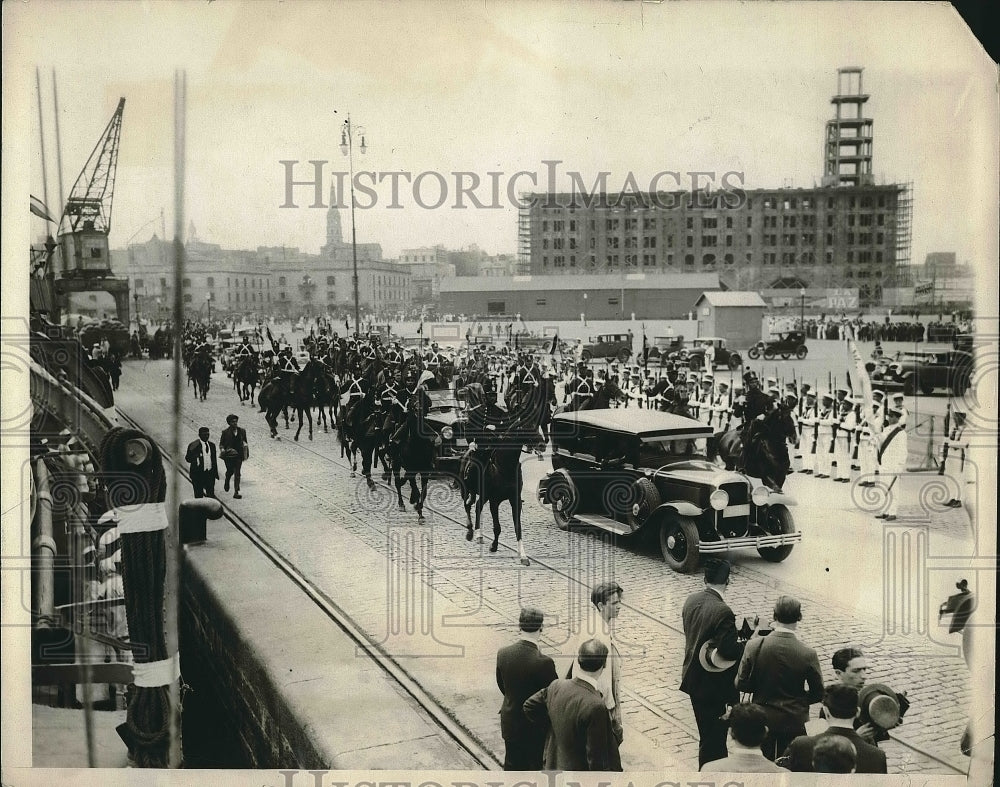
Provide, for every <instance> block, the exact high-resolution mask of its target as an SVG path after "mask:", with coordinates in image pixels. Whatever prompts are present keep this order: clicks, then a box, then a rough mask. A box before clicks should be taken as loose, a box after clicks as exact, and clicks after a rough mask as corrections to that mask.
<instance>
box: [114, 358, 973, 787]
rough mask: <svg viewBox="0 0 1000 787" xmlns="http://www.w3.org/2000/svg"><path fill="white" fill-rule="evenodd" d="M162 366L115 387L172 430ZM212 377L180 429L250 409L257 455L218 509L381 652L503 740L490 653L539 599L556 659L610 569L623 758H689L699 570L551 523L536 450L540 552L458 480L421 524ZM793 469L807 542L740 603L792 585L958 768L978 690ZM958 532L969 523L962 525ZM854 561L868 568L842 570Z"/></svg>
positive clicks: (808, 630)
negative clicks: (692, 598)
mask: <svg viewBox="0 0 1000 787" xmlns="http://www.w3.org/2000/svg"><path fill="white" fill-rule="evenodd" d="M168 372H169V366H168V365H167V364H165V363H158V364H149V363H130V364H127V365H126V370H125V375H124V376H123V380H122V385H123V388H122V390H121V391H119V395H118V400H119V404H120V406H121V407H122V409H123V410H124V411H125V412H127V413H129V414H130V415H132V416H133V417H135V418H136V419H137V420H138V421H139V422H140V423H141V424H143V426H144V427H145V428H146V429H148V430H150V432H151V433H152V434H153V435H154V436H155V437H157V439H159V440H161V441H163V440H164V438H165V437H166V435H167V429H168V428H169V426H170V418H171V416H170V414H169V406H168V405H169V398H168V390H169V386H167V385H165V384H164V383H165V382H166V381H167V378H166V376H165V375H166V374H167V373H168ZM214 382H215V383H216V385H215V386H214V387H213V391H212V393H211V394H210V395H209V400H208V401H207V402H205V403H201V402H195V401H193V399H191V398H190V397H189V396H186V398H185V400H184V407H185V413H184V414H183V416H182V437H183V440H184V441H186V440H188V439H190V438H189V437H188V435H189V434H190V435H193V434H194V433H195V430H196V428H197V426H199V425H201V424H202V423H207V424H208V425H210V426H211V427H212V428H213V433H215V434H217V431H218V430H220V429H221V428H222V427H223V426H224V423H225V415H226V414H227V413H228V412H230V411H233V412H238V413H240V414H241V415H242V418H241V425H242V426H244V427H245V428H246V429H247V431H248V434H249V440H250V444H251V457H252V458H251V461H250V462H248V463H247V465H245V468H244V470H245V472H244V485H243V486H244V489H243V492H244V496H245V499H244V500H242V501H232V500H230V499H227V496H226V495H224V494H222V493H221V489H220V495H221V496H222V497H223V500H224V502H225V503H226V504H227V505H229V506H231V507H232V508H233V509H234V510H235V511H236V512H237V513H239V514H241V515H243V516H245V517H247V519H248V520H249V521H251V522H252V523H253V524H254V526H255V527H256V528H257V529H258V530H259V531H260V532H261V534H262V535H263V536H264V537H265V538H267V539H268V540H269V541H270V542H271V544H272V545H273V546H275V547H276V548H278V549H279V550H280V551H281V552H282V553H283V554H285V555H286V556H287V557H288V558H289V559H290V560H291V561H292V562H293V563H294V564H295V565H296V566H297V567H298V568H299V569H300V570H301V571H302V572H303V573H304V574H305V575H306V576H307V577H308V578H309V579H310V581H312V582H313V583H315V584H316V585H317V586H318V587H320V588H322V589H323V590H324V592H326V593H327V594H328V595H329V596H330V597H331V598H333V599H334V600H335V601H336V602H337V603H338V604H339V605H341V606H342V607H343V608H344V609H345V610H346V611H348V612H349V613H350V614H351V615H352V617H353V618H354V619H355V620H357V621H358V622H359V624H360V625H362V626H363V627H364V628H365V629H366V630H367V631H368V632H369V634H370V635H371V636H372V637H373V638H375V639H377V640H378V641H381V642H383V646H384V647H385V648H386V649H387V650H389V651H390V652H393V653H400V654H403V653H407V654H409V656H410V657H411V658H409V659H407V660H406V666H407V668H408V669H409V670H410V671H411V674H413V675H414V677H416V678H417V679H418V680H419V681H420V682H421V683H422V684H423V685H424V686H425V687H426V688H427V689H428V690H429V691H431V693H432V694H434V695H435V696H437V697H438V698H439V700H440V701H441V702H442V703H443V704H445V705H446V707H449V708H450V709H451V710H452V712H453V713H454V714H455V716H456V718H458V719H459V720H460V721H461V722H462V723H463V724H464V725H465V726H466V727H467V728H469V729H470V730H472V731H473V732H475V733H476V734H477V735H478V736H479V737H480V739H481V740H483V741H484V743H487V744H488V745H490V746H491V747H493V748H494V751H498V752H499V751H501V749H502V744H501V743H500V741H499V725H498V721H497V718H496V711H497V708H498V707H499V693H498V691H497V690H496V688H495V685H494V681H493V657H494V654H495V651H496V649H497V648H498V647H499V646H500V645H502V644H505V643H506V642H509V641H510V640H511V639H512V638H513V637H514V636H515V631H516V623H515V621H516V618H517V611H518V609H519V608H520V606H522V605H523V604H527V603H531V604H535V605H537V606H540V607H541V608H542V609H544V610H545V612H546V633H547V645H549V646H550V647H551V649H552V650H553V652H556V653H558V652H559V651H560V649H563V648H565V647H566V646H567V644H568V641H569V633H568V632H569V630H570V629H572V628H574V627H575V626H576V625H577V622H578V621H579V619H580V616H581V614H582V613H583V611H584V610H585V609H586V606H587V604H588V603H589V601H588V598H587V596H588V594H589V591H588V588H589V587H590V585H591V584H592V583H593V582H595V581H598V580H600V579H604V578H610V577H613V578H615V579H617V581H618V582H619V583H620V584H622V586H623V587H624V588H625V598H624V602H625V610H624V611H623V613H622V616H621V618H620V620H619V638H620V640H621V641H622V644H623V652H624V655H625V658H626V665H625V669H624V672H625V678H624V679H625V686H626V689H627V699H626V703H625V707H624V711H625V719H626V743H625V745H624V747H623V758H624V760H625V762H626V763H627V765H626V767H628V768H630V769H643V768H647V767H656V768H675V769H677V768H680V769H690V768H693V767H695V764H696V749H697V745H696V741H695V738H694V735H693V729H694V721H693V716H692V714H691V711H690V706H689V705H688V702H687V698H686V696H685V695H683V694H681V693H680V692H678V691H677V684H678V682H679V674H680V664H681V660H682V657H683V645H684V641H683V635H682V632H681V630H680V616H679V610H680V606H681V604H682V602H683V599H684V597H685V596H686V595H687V594H688V593H690V592H692V591H693V590H694V589H696V588H697V587H699V586H700V584H701V580H700V578H698V577H690V576H683V575H678V574H675V573H673V572H670V571H669V569H667V568H666V566H665V565H664V564H663V562H662V559H661V558H660V556H659V554H658V553H657V552H656V551H655V550H653V549H652V548H649V547H642V546H638V545H631V544H630V545H624V544H618V545H615V544H612V543H610V542H609V541H608V539H607V538H605V537H602V536H598V535H595V534H593V533H590V532H586V531H581V532H576V531H574V532H571V533H569V534H565V533H562V532H561V531H559V530H557V529H556V528H555V527H554V525H553V523H552V519H551V515H550V514H549V512H548V511H547V510H544V509H542V508H541V507H540V506H539V505H538V504H537V503H536V502H535V501H534V499H533V494H532V492H533V485H534V480H533V479H534V478H536V477H537V476H538V475H539V474H540V473H541V472H542V471H543V470H544V469H545V468H546V467H547V464H548V463H547V462H545V463H543V462H536V461H534V460H533V459H532V460H529V461H527V462H526V464H525V474H526V481H525V487H526V488H525V495H524V499H525V508H524V529H525V533H526V539H527V543H528V545H529V551H530V553H531V555H532V558H533V563H532V566H531V567H528V568H521V567H520V565H519V564H518V563H517V560H516V553H514V552H512V551H511V549H510V546H511V545H512V536H511V534H510V532H509V527H508V528H507V530H505V532H504V535H503V537H502V539H501V543H502V546H501V550H500V552H498V553H497V554H495V555H490V554H489V553H488V552H485V547H480V546H479V545H478V544H476V543H473V544H469V543H467V542H466V541H465V539H464V537H463V529H464V521H463V520H464V513H462V512H461V510H460V508H458V499H457V494H456V493H455V492H454V491H452V490H450V489H449V488H448V487H447V485H445V484H443V483H437V482H435V483H433V484H432V485H431V488H430V493H429V496H428V505H430V506H433V507H434V508H435V510H438V511H445V512H447V515H439V514H430V513H429V515H428V518H427V522H426V524H425V525H423V526H417V523H416V516H415V514H414V512H413V511H412V510H407V511H406V512H403V513H400V512H398V511H397V510H396V504H395V499H394V495H391V494H390V493H389V491H388V490H387V489H386V488H385V487H382V486H379V488H377V489H376V490H375V491H373V492H371V493H369V492H368V490H367V488H366V487H365V486H364V483H363V480H361V479H356V480H351V479H349V478H348V474H347V471H346V469H345V468H344V467H342V466H341V465H339V464H337V462H338V461H339V448H338V447H337V444H336V441H335V440H334V438H333V436H332V435H329V434H323V433H322V432H320V433H319V434H318V435H317V437H316V440H314V441H313V442H309V441H307V440H306V438H305V436H304V435H303V437H302V442H300V443H299V444H294V443H293V442H292V441H291V440H290V436H291V432H285V431H284V429H283V428H282V429H280V430H279V431H280V434H281V437H282V439H281V440H280V441H272V440H269V438H268V437H267V428H266V425H265V424H264V421H263V417H262V416H259V415H257V414H256V409H255V408H254V409H253V410H251V409H250V408H246V407H244V408H242V409H240V408H239V403H238V400H237V399H236V397H235V396H234V394H233V393H232V390H231V386H230V385H229V384H228V380H227V379H226V378H225V377H223V376H222V375H216V378H215V380H214ZM186 394H190V391H187V392H186ZM215 434H214V435H213V437H214V436H215ZM793 479H795V480H794V481H792V482H791V484H790V488H791V487H795V486H798V487H799V488H798V489H793V494H800V495H802V496H803V497H804V498H805V499H804V500H803V503H804V504H803V506H802V507H801V508H800V509H798V510H797V511H796V520H797V522H798V526H799V529H801V530H803V531H804V532H806V533H807V540H805V541H804V542H803V544H802V545H800V547H797V548H796V551H795V552H793V554H792V556H791V557H790V558H789V559H788V560H787V561H786V562H785V563H783V564H778V565H774V564H769V563H766V562H765V561H763V560H760V559H759V558H757V557H756V555H755V554H750V555H747V556H745V557H744V556H742V555H740V556H737V557H736V558H735V559H736V570H735V572H734V574H735V575H734V581H733V584H732V588H731V593H730V596H731V597H730V604H731V606H733V608H734V611H735V612H736V615H737V619H739V618H740V617H741V616H744V615H745V616H747V617H750V618H752V617H753V615H754V614H760V615H761V617H763V618H764V619H765V620H766V619H767V617H768V615H769V613H770V609H771V607H772V605H773V603H774V600H775V599H776V598H777V596H778V595H780V594H782V593H792V594H794V595H796V596H798V597H799V598H800V599H802V601H803V606H804V610H805V614H806V618H805V619H804V620H803V621H802V623H801V624H800V630H799V633H800V636H801V638H802V639H803V640H804V641H805V642H807V643H809V644H810V645H811V646H813V647H815V648H816V649H817V651H818V652H819V654H820V659H821V663H822V665H823V667H824V673H825V675H824V677H825V678H826V679H828V680H832V679H833V673H832V668H831V667H830V665H829V657H830V654H831V653H832V652H833V651H834V650H835V649H836V648H838V647H843V646H845V645H855V646H861V647H862V648H864V649H865V650H866V652H867V655H868V657H869V662H870V665H871V676H870V679H872V680H878V681H879V682H886V683H888V684H889V685H891V686H893V687H894V688H897V689H898V690H904V689H905V690H908V692H909V695H908V696H909V697H910V699H911V701H912V702H913V707H912V708H911V710H910V712H909V714H908V715H907V717H906V720H905V722H904V724H903V726H902V727H901V728H900V730H899V733H900V735H901V736H902V737H904V738H906V739H907V740H909V741H911V742H912V743H914V744H915V745H917V746H918V747H919V748H921V749H924V750H926V751H928V752H930V753H932V754H934V756H935V757H938V758H940V759H943V760H945V761H946V762H948V761H954V764H955V766H956V767H957V768H960V767H962V765H963V762H962V759H961V757H958V756H956V750H957V741H958V738H959V737H960V735H961V731H962V729H963V728H964V725H965V718H966V714H967V707H968V701H969V697H968V689H967V681H966V671H965V666H964V663H963V662H962V660H961V657H960V656H959V654H958V652H957V650H956V649H955V647H954V646H953V645H952V646H948V645H944V644H940V643H938V642H934V641H932V640H930V639H929V638H928V637H927V636H926V635H923V634H921V636H915V635H914V634H910V635H908V636H900V635H897V634H893V635H892V636H889V635H887V634H886V633H885V632H884V630H883V629H884V626H883V625H882V620H881V617H880V615H879V613H880V611H881V610H880V606H881V604H880V603H878V602H876V603H875V604H873V603H872V598H873V597H874V598H876V599H879V598H881V596H882V592H883V589H882V587H881V586H882V582H881V581H880V578H881V576H882V565H881V560H880V558H878V555H877V553H878V551H879V550H878V549H873V548H872V547H873V546H875V547H877V546H878V545H880V543H881V537H880V534H876V535H875V536H874V537H873V533H872V530H871V528H872V522H873V521H874V520H871V519H870V517H868V516H865V515H861V514H858V512H857V511H856V510H854V509H855V506H854V504H853V503H852V502H851V500H850V491H849V489H843V488H842V487H841V485H836V486H837V487H841V489H840V490H839V491H838V494H836V495H834V494H832V493H831V490H829V489H825V488H818V485H820V484H822V483H823V482H821V481H816V480H815V479H808V478H807V477H804V476H802V477H795V476H793ZM800 479H801V480H800ZM843 486H845V487H846V486H847V485H843ZM807 502H812V503H813V505H812V506H809V505H806V504H805V503H807ZM407 509H410V507H409V506H407ZM485 514H486V517H487V518H488V512H485ZM449 515H450V516H451V517H454V519H452V518H449ZM951 515H952V516H954V517H957V516H958V515H957V514H954V513H952V514H951ZM507 517H509V514H507V515H506V517H505V514H504V512H502V513H501V522H502V523H508V522H509V518H507ZM456 520H457V521H456ZM957 521H958V520H957V519H956V522H957ZM212 526H219V525H218V524H217V523H210V527H212ZM921 527H923V526H921ZM949 527H950V529H952V530H956V531H957V530H960V529H961V526H960V525H958V524H952V525H949ZM489 529H490V526H489V525H486V530H487V532H488V531H489ZM906 529H907V528H903V531H905V530H906ZM910 529H912V528H910ZM918 529H919V528H918ZM487 538H488V536H487ZM932 538H933V536H932ZM810 540H811V541H812V546H809V547H807V544H809V543H810ZM952 540H955V541H958V540H960V539H958V538H957V537H956V538H955V539H952ZM838 543H840V544H844V543H847V544H850V545H851V546H852V547H853V549H851V550H850V551H849V552H846V554H845V550H844V549H843V548H841V549H840V550H836V548H835V545H836V544H838ZM873 555H874V556H875V559H874V561H873V562H872V556H873ZM866 560H867V561H869V562H866ZM853 563H858V564H859V565H860V566H861V569H862V570H863V571H864V573H863V574H860V575H857V574H854V573H852V572H851V571H848V570H842V567H843V566H845V565H846V566H848V567H850V566H851V564H853ZM345 564H346V565H345ZM820 566H823V568H821V567H820ZM345 569H346V570H345ZM824 569H831V570H824ZM872 572H877V573H872ZM830 574H832V575H834V576H836V577H837V581H833V580H830V579H829V577H828V575H830ZM859 576H860V577H870V578H871V579H872V580H874V581H873V582H868V583H867V584H868V586H867V588H866V587H861V586H862V585H864V584H865V583H863V582H860V581H859ZM932 598H933V597H932ZM414 648H416V651H415V652H414ZM445 659H448V661H445ZM562 663H563V664H566V663H568V662H566V661H563V662H562ZM564 668H565V667H564V666H563V667H560V669H564ZM885 747H886V751H887V754H888V755H889V758H890V771H891V772H897V773H899V772H907V773H915V772H925V773H955V772H956V771H955V770H954V769H952V768H949V767H948V766H947V765H943V764H941V763H939V762H937V761H935V760H934V759H932V758H930V757H927V756H924V755H921V754H918V753H915V752H913V751H912V750H910V749H908V748H905V747H903V746H901V745H899V744H894V743H890V744H885Z"/></svg>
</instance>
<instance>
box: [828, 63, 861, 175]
mask: <svg viewBox="0 0 1000 787" xmlns="http://www.w3.org/2000/svg"><path fill="white" fill-rule="evenodd" d="M863 71H864V69H863V68H858V67H857V66H848V67H845V68H838V69H837V93H836V95H834V96H833V97H832V98H831V99H830V103H831V104H833V105H834V107H836V114H835V117H834V118H833V119H832V120H828V121H827V123H826V145H825V162H824V166H823V185H824V186H867V185H870V184H871V183H872V182H873V179H872V135H873V131H872V119H871V118H869V117H865V116H864V105H865V103H866V102H867V101H868V94H867V93H865V92H864V91H863V88H862V72H863Z"/></svg>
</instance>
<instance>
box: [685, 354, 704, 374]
mask: <svg viewBox="0 0 1000 787" xmlns="http://www.w3.org/2000/svg"><path fill="white" fill-rule="evenodd" d="M704 365H705V359H704V358H695V357H692V358H691V359H690V360H688V368H689V369H691V370H692V371H695V372H696V371H698V370H699V369H700V368H701V367H702V366H704Z"/></svg>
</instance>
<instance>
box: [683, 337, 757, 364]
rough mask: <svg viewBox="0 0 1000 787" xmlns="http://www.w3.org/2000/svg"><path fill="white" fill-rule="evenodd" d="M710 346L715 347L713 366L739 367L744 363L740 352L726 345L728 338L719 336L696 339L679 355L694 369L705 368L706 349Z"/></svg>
mask: <svg viewBox="0 0 1000 787" xmlns="http://www.w3.org/2000/svg"><path fill="white" fill-rule="evenodd" d="M709 347H714V348H715V357H714V359H713V364H712V367H713V368H718V367H720V366H721V367H722V368H724V369H739V368H740V367H741V366H742V365H743V359H742V358H740V354H739V353H738V352H733V351H732V350H730V349H729V348H728V347H727V346H726V340H725V339H721V338H719V337H718V336H701V337H699V338H697V339H695V340H694V342H693V343H692V345H691V347H690V348H688V349H686V350H681V351H680V353H679V354H678V357H679V358H680V360H681V361H682V362H683V363H686V364H687V365H688V366H689V367H690V368H692V369H703V368H704V367H705V351H706V350H707V349H708V348H709Z"/></svg>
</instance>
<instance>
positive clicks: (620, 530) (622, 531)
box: [573, 514, 632, 536]
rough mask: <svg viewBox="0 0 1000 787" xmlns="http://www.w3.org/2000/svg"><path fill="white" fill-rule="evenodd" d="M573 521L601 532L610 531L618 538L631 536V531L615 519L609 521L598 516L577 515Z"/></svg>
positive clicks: (607, 518) (604, 517)
mask: <svg viewBox="0 0 1000 787" xmlns="http://www.w3.org/2000/svg"><path fill="white" fill-rule="evenodd" d="M573 521H574V522H579V523H581V524H584V525H593V526H594V527H599V528H601V529H602V530H610V531H612V532H614V533H617V534H618V535H620V536H630V535H632V531H631V529H630V528H629V526H628V525H626V524H623V523H621V522H619V521H618V520H617V519H611V518H610V517H606V516H601V515H600V514H577V515H576V516H574V517H573Z"/></svg>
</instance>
